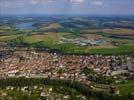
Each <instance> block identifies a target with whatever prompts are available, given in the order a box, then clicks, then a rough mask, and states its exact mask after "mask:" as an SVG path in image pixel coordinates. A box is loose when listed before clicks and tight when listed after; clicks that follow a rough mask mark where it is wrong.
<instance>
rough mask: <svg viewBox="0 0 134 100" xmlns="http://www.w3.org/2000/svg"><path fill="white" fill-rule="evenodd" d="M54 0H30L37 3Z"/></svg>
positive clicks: (52, 0)
mask: <svg viewBox="0 0 134 100" xmlns="http://www.w3.org/2000/svg"><path fill="white" fill-rule="evenodd" d="M54 1H56V0H31V3H32V4H39V3H45V2H54Z"/></svg>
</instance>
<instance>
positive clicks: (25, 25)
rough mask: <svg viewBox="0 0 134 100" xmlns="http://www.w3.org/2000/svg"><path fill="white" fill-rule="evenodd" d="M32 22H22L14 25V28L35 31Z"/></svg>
mask: <svg viewBox="0 0 134 100" xmlns="http://www.w3.org/2000/svg"><path fill="white" fill-rule="evenodd" d="M33 24H34V22H23V23H18V24H16V25H15V27H16V28H18V29H21V30H24V29H25V30H28V29H29V30H32V29H35V27H34V26H33Z"/></svg>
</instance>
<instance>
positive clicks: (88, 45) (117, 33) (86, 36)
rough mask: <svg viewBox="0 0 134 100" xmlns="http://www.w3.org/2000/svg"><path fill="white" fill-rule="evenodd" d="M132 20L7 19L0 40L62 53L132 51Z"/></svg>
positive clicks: (133, 45)
mask: <svg viewBox="0 0 134 100" xmlns="http://www.w3.org/2000/svg"><path fill="white" fill-rule="evenodd" d="M1 20H2V19H1ZM20 20H21V21H20ZM23 20H24V21H23ZM125 22H126V23H125ZM133 22H134V21H133V20H132V19H131V20H130V19H129V18H128V19H123V18H122V19H120V21H119V22H118V23H117V21H116V20H115V19H112V18H107V17H106V18H105V17H102V18H101V17H100V18H90V17H53V18H47V17H46V18H36V17H33V18H32V20H30V19H28V18H23V19H20V18H16V19H14V20H13V19H12V20H10V19H8V21H6V22H2V23H1V25H0V42H7V43H8V44H9V45H10V44H14V46H18V45H26V46H30V47H32V46H34V47H47V48H50V49H56V50H58V51H62V52H63V53H76V54H77V53H79V54H84V53H86V54H98V53H99V54H120V53H133V52H134V49H133V48H134V28H133V27H134V25H133V24H132V23H133ZM11 23H12V25H11ZM122 23H123V25H122ZM113 24H114V26H113ZM115 26H116V27H115ZM19 39H20V40H19ZM17 41H19V42H17ZM37 44H38V45H39V46H36V45H37Z"/></svg>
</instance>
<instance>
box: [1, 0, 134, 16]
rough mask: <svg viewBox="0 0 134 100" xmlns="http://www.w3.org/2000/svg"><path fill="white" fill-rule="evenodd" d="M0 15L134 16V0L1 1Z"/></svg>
mask: <svg viewBox="0 0 134 100" xmlns="http://www.w3.org/2000/svg"><path fill="white" fill-rule="evenodd" d="M0 14H1V15H2V14H88V15H99V14H100V15H122V14H123V15H130V14H131V15H134V0H0Z"/></svg>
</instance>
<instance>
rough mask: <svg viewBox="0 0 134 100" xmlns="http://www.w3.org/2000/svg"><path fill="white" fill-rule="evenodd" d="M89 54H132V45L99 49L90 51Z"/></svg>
mask: <svg viewBox="0 0 134 100" xmlns="http://www.w3.org/2000/svg"><path fill="white" fill-rule="evenodd" d="M89 53H91V54H122V53H134V45H122V46H119V47H115V48H99V49H95V48H94V49H90V50H89Z"/></svg>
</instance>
